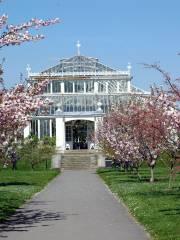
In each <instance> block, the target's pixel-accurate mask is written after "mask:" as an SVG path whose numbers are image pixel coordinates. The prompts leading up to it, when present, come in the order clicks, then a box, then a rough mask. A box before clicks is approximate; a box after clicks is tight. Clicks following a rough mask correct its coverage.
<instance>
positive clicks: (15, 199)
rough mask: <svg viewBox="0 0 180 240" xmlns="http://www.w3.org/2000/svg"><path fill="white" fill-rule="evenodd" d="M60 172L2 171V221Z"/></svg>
mask: <svg viewBox="0 0 180 240" xmlns="http://www.w3.org/2000/svg"><path fill="white" fill-rule="evenodd" d="M57 174H58V171H55V170H41V171H27V170H17V171H12V170H11V169H4V170H1V171H0V221H3V220H4V219H6V218H7V217H8V216H9V215H11V214H12V213H14V211H15V210H16V209H17V208H19V207H20V206H21V205H22V204H23V203H24V202H25V201H26V200H28V199H30V198H31V197H32V196H33V195H34V194H35V193H36V192H39V191H40V190H41V189H43V188H44V186H45V185H46V184H47V183H48V182H49V181H50V180H52V179H53V178H54V177H55V176H56V175H57Z"/></svg>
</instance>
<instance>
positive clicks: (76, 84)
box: [24, 44, 148, 150]
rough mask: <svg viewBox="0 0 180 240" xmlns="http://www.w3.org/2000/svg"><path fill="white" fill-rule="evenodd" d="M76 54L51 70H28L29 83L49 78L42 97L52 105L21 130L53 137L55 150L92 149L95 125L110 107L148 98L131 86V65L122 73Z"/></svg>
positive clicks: (42, 110) (41, 110)
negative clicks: (130, 98) (132, 99)
mask: <svg viewBox="0 0 180 240" xmlns="http://www.w3.org/2000/svg"><path fill="white" fill-rule="evenodd" d="M79 46H80V44H77V47H78V51H77V55H75V56H74V57H71V58H67V59H62V60H60V62H59V63H58V64H57V65H56V66H53V67H50V68H48V69H45V70H44V71H42V72H39V73H33V72H32V71H31V68H30V67H28V68H27V71H28V80H27V81H28V84H35V83H36V82H38V81H42V80H43V79H48V80H49V84H48V85H47V86H46V89H45V91H44V93H43V94H42V97H43V98H46V99H47V101H48V102H51V105H50V106H48V107H47V109H46V110H44V108H43V109H39V110H38V112H37V113H36V114H34V115H33V116H32V119H31V123H30V124H29V126H27V127H26V128H25V130H24V137H27V136H28V135H29V134H30V133H31V134H34V135H37V136H38V138H39V139H40V138H43V137H44V136H49V137H55V138H56V147H57V148H59V149H61V150H65V149H91V148H94V147H95V143H94V140H93V139H94V138H93V137H92V136H94V134H95V132H96V129H97V127H98V122H99V121H100V120H101V119H102V118H103V116H104V115H105V114H106V113H107V112H108V111H110V109H111V107H112V106H113V105H116V104H119V103H122V102H123V101H125V100H126V99H127V98H128V97H132V96H136V97H138V96H142V95H147V94H148V92H145V91H143V90H141V89H139V88H137V87H135V86H133V85H132V75H131V65H130V64H128V66H127V69H126V70H125V71H121V70H115V69H113V68H111V67H108V66H106V65H104V64H102V63H101V62H99V60H98V59H97V58H93V57H87V56H82V55H81V54H80V51H79Z"/></svg>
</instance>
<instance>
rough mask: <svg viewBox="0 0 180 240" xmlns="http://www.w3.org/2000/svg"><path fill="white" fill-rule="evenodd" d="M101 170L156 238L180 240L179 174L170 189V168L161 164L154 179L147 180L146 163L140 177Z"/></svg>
mask: <svg viewBox="0 0 180 240" xmlns="http://www.w3.org/2000/svg"><path fill="white" fill-rule="evenodd" d="M98 173H99V175H100V176H101V178H102V179H103V180H104V181H105V183H106V184H107V185H108V186H109V187H110V189H111V191H112V192H114V193H116V194H117V195H118V197H119V198H120V199H121V200H122V201H123V202H124V203H125V204H126V206H127V207H128V208H129V211H130V213H131V214H132V215H133V216H135V218H136V219H137V220H138V221H139V222H140V223H141V224H142V225H144V226H145V228H146V229H147V231H148V232H149V233H150V234H151V236H152V238H153V239H156V240H157V239H158V240H180V174H178V175H177V177H176V181H175V182H174V183H173V187H172V189H168V177H167V169H166V168H165V167H162V166H156V169H155V182H154V183H149V182H148V179H149V169H148V168H147V167H142V168H141V170H140V173H141V175H142V180H141V181H139V180H138V179H137V177H136V176H135V175H134V174H133V173H132V174H130V173H128V174H127V173H125V172H120V171H118V170H114V169H99V170H98Z"/></svg>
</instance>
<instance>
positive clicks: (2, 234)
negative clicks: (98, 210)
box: [0, 201, 76, 238]
mask: <svg viewBox="0 0 180 240" xmlns="http://www.w3.org/2000/svg"><path fill="white" fill-rule="evenodd" d="M44 203H45V205H46V204H47V203H46V202H42V201H41V202H39V203H38V202H37V201H35V202H31V203H30V204H28V205H36V206H38V205H41V206H42V205H44ZM72 215H73V214H72ZM75 215H76V214H75ZM66 218H67V215H65V214H64V213H63V212H52V211H49V210H43V209H39V208H38V209H28V208H20V209H19V210H17V211H16V212H15V214H14V215H12V216H11V217H10V218H9V219H8V220H5V221H3V222H1V224H0V238H7V237H8V236H7V234H8V232H27V231H29V230H30V228H35V227H37V226H40V227H47V226H49V225H50V224H51V222H54V221H60V220H66Z"/></svg>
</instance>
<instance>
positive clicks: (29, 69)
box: [26, 64, 31, 77]
mask: <svg viewBox="0 0 180 240" xmlns="http://www.w3.org/2000/svg"><path fill="white" fill-rule="evenodd" d="M26 71H27V74H28V77H29V75H30V74H31V67H30V65H29V64H27V67H26Z"/></svg>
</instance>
